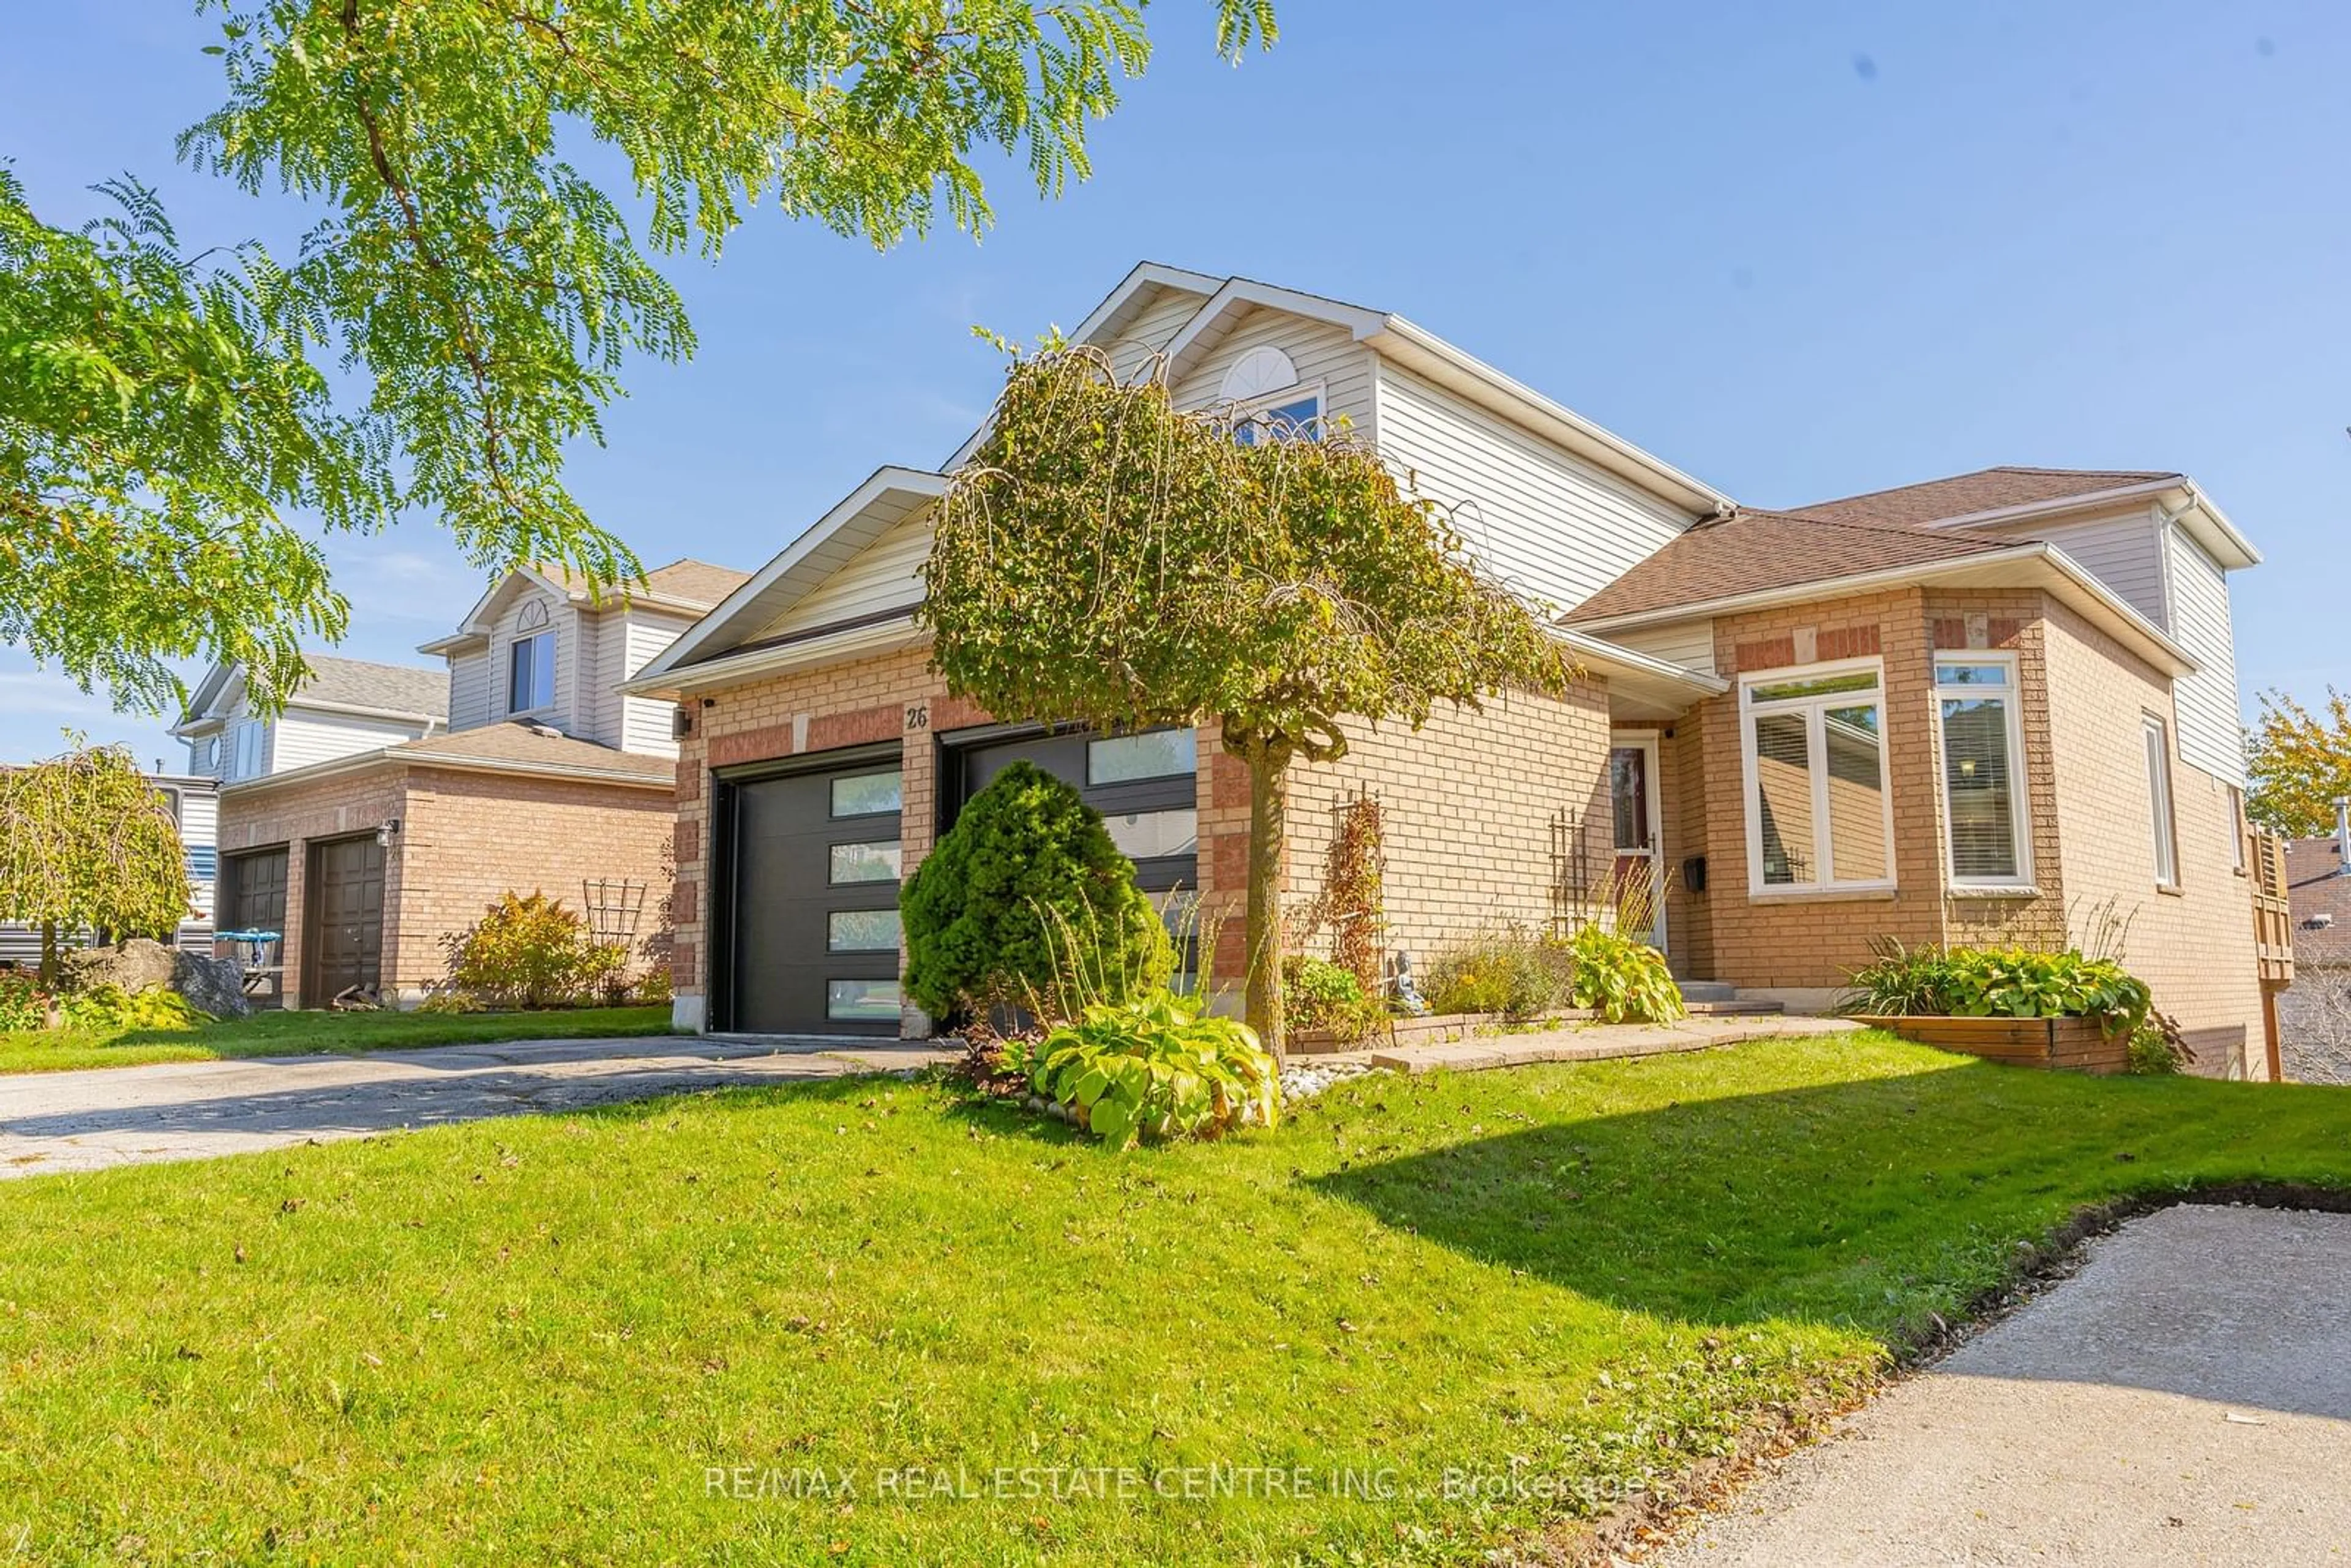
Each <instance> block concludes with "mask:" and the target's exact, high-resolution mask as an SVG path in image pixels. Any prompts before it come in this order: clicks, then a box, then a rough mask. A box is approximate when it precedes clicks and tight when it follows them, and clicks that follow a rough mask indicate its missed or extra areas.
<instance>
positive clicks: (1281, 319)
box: [1175, 308, 1380, 441]
mask: <svg viewBox="0 0 2351 1568" xmlns="http://www.w3.org/2000/svg"><path fill="white" fill-rule="evenodd" d="M1265 347H1270V348H1276V349H1280V350H1281V351H1282V352H1283V353H1285V354H1287V355H1289V356H1290V364H1291V365H1293V366H1294V367H1296V369H1297V371H1298V381H1297V387H1298V394H1299V395H1300V396H1301V397H1302V396H1304V395H1305V394H1306V393H1308V392H1320V393H1321V394H1322V418H1323V421H1324V422H1325V424H1326V426H1327V428H1329V429H1331V430H1332V431H1333V432H1335V431H1336V430H1337V429H1338V428H1339V422H1340V421H1341V420H1345V421H1347V422H1349V423H1350V425H1351V426H1352V434H1354V435H1356V436H1358V437H1360V438H1362V439H1364V440H1367V441H1369V440H1377V439H1379V438H1380V431H1379V429H1378V411H1377V409H1376V408H1375V407H1374V394H1373V390H1372V383H1373V371H1372V351H1371V350H1369V349H1366V348H1364V346H1363V345H1362V344H1360V343H1358V342H1356V341H1355V340H1354V338H1353V336H1352V335H1350V334H1349V333H1348V332H1347V330H1346V329H1344V328H1342V327H1333V326H1332V325H1331V324H1330V323H1328V322H1324V321H1309V320H1306V319H1302V318H1301V317H1297V316H1290V315H1287V314H1284V313H1283V312H1281V311H1279V310H1269V309H1265V308H1255V309H1251V310H1249V311H1246V312H1244V313H1243V314H1242V315H1241V316H1240V318H1239V319H1238V321H1236V322H1235V324H1234V326H1233V328H1232V329H1231V330H1230V331H1228V332H1226V333H1225V334H1224V335H1223V336H1222V337H1220V338H1218V339H1217V342H1216V345H1215V346H1214V347H1213V348H1211V349H1209V350H1207V352H1206V353H1204V354H1202V355H1201V356H1200V358H1199V360H1198V361H1197V362H1196V363H1195V364H1194V365H1192V367H1191V368H1190V369H1189V370H1187V371H1186V372H1185V374H1184V379H1183V381H1182V382H1181V383H1180V384H1179V385H1177V386H1176V388H1175V403H1176V406H1177V407H1179V408H1187V409H1202V408H1214V407H1215V406H1217V404H1218V403H1219V402H1223V401H1224V392H1225V372H1226V371H1229V370H1231V369H1232V368H1233V364H1234V362H1235V361H1238V360H1239V359H1240V358H1241V356H1242V355H1244V354H1246V353H1248V352H1249V350H1251V349H1256V348H1265ZM1261 401H1264V402H1274V403H1279V402H1290V401H1291V400H1290V399H1289V398H1285V397H1281V396H1278V395H1269V396H1267V397H1266V398H1264V399H1263V400H1261Z"/></svg>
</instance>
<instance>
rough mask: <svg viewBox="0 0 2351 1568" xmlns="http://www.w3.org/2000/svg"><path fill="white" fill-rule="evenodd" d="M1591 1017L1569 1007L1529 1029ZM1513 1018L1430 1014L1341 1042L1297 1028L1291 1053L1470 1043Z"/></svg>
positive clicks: (1400, 1020) (1533, 1022)
mask: <svg viewBox="0 0 2351 1568" xmlns="http://www.w3.org/2000/svg"><path fill="white" fill-rule="evenodd" d="M1591 1017H1592V1014H1591V1012H1590V1011H1589V1010H1588V1009H1582V1008H1570V1009H1566V1010H1565V1011H1563V1012H1555V1013H1546V1014H1544V1015H1543V1016H1542V1017H1541V1019H1529V1020H1528V1022H1527V1026H1526V1027H1528V1028H1530V1029H1532V1028H1538V1027H1547V1026H1549V1025H1552V1024H1570V1023H1582V1022H1585V1021H1587V1020H1588V1019H1590V1018H1591ZM1509 1026H1510V1019H1508V1018H1506V1017H1504V1016H1503V1015H1502V1014H1500V1013H1431V1014H1429V1015H1428V1016H1426V1018H1416V1019H1405V1018H1398V1019H1389V1020H1388V1023H1387V1027H1386V1028H1385V1029H1382V1030H1374V1031H1373V1032H1372V1033H1370V1034H1368V1035H1365V1036H1364V1038H1363V1039H1361V1040H1342V1039H1340V1038H1339V1037H1338V1036H1336V1035H1334V1034H1332V1032H1331V1031H1330V1030H1326V1029H1295V1030H1290V1055H1292V1056H1325V1055H1328V1054H1330V1053H1331V1052H1332V1051H1371V1050H1374V1049H1375V1048H1377V1049H1386V1048H1389V1047H1393V1046H1399V1045H1441V1044H1443V1043H1445V1042H1446V1041H1448V1040H1468V1039H1471V1038H1473V1037H1474V1036H1477V1035H1481V1034H1491V1033H1493V1032H1495V1031H1497V1030H1502V1029H1505V1028H1508V1027H1509Z"/></svg>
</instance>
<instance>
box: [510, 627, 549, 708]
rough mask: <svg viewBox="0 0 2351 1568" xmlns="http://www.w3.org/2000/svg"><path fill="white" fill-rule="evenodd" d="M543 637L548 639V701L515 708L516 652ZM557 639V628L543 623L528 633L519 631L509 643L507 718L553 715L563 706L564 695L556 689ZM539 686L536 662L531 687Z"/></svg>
mask: <svg viewBox="0 0 2351 1568" xmlns="http://www.w3.org/2000/svg"><path fill="white" fill-rule="evenodd" d="M541 637H544V638H546V639H547V693H548V695H547V700H546V701H545V702H543V703H538V704H536V705H534V706H530V707H517V706H514V687H515V679H514V677H515V669H514V656H515V650H516V649H517V648H519V647H521V646H523V645H524V644H525V643H532V642H536V641H537V640H538V639H539V638H541ZM555 637H556V632H555V628H554V627H553V626H550V625H546V624H544V623H542V624H540V625H538V626H535V627H533V628H531V629H530V630H529V631H528V632H522V631H517V632H516V633H515V635H514V640H513V641H512V642H510V643H507V717H509V718H527V717H528V716H531V715H533V714H542V713H553V712H554V711H555V710H556V708H557V707H559V706H561V696H562V694H561V693H559V692H558V691H557V690H556V689H555V670H556V664H557V660H556V653H555ZM531 685H538V666H537V663H536V661H534V662H533V665H532V669H531Z"/></svg>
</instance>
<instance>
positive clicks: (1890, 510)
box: [1794, 467, 2187, 528]
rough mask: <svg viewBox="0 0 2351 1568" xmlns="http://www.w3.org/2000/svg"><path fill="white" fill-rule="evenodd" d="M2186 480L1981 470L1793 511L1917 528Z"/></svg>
mask: <svg viewBox="0 0 2351 1568" xmlns="http://www.w3.org/2000/svg"><path fill="white" fill-rule="evenodd" d="M2186 477H2187V476H2185V475H2182V474H2164V473H2153V472H2147V471H2139V470H2130V469H2116V468H2013V467H2001V468H1979V469H1977V470H1976V471H1975V472H1974V473H1972V474H1954V475H1952V476H1950V477H1949V478H1948V479H1929V480H1927V481H1926V482H1925V483H1923V484H1917V485H1897V486H1895V487H1894V488H1892V489H1890V490H1868V491H1865V492H1863V493H1862V494H1861V495H1858V496H1844V497H1838V498H1837V499H1835V500H1833V501H1815V502H1813V504H1811V505H1810V506H1804V507H1796V508H1794V509H1795V510H1796V511H1798V512H1801V513H1802V514H1803V515H1804V516H1805V517H1818V518H1821V519H1823V521H1828V522H1844V521H1863V522H1876V523H1896V524H1900V525H1903V526H1905V527H1908V528H1918V527H1923V526H1924V525H1926V524H1928V523H1939V522H1947V521H1949V520H1951V519H1954V518H1959V517H1979V516H1980V515H1982V514H1984V513H1986V512H2004V511H2007V510H2009V509H2010V508H2011V507H2035V506H2040V505H2043V504H2044V503H2047V502H2051V501H2070V500H2077V499H2079V498H2081V497H2085V496H2100V495H2106V494H2109V493H2111V492H2113V491H2116V490H2128V489H2134V488H2137V486H2143V485H2151V484H2155V483H2157V482H2158V481H2169V482H2171V483H2174V484H2178V483H2180V482H2182V481H2184V480H2185V479H2186Z"/></svg>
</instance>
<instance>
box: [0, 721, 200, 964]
mask: <svg viewBox="0 0 2351 1568" xmlns="http://www.w3.org/2000/svg"><path fill="white" fill-rule="evenodd" d="M148 777H149V778H150V779H153V780H154V782H155V788H156V789H158V790H159V791H161V792H162V797H163V803H164V804H165V805H166V806H168V807H169V808H170V809H171V812H172V821H174V822H177V823H178V824H179V827H180V845H181V847H182V848H183V849H184V850H185V851H186V852H187V857H188V917H187V918H186V919H185V920H183V921H181V922H180V925H179V929H178V930H176V931H174V932H173V933H172V946H176V947H185V948H188V949H190V950H191V951H193V952H198V953H206V954H209V953H210V952H211V951H212V949H213V900H214V876H215V874H216V868H217V865H218V862H219V848H218V844H217V841H216V840H215V838H214V821H215V815H216V812H217V810H218V806H219V800H218V794H219V789H220V784H219V781H218V780H217V779H213V778H211V777H209V776H206V777H200V778H191V777H189V776H188V775H186V774H181V773H166V772H164V771H163V767H162V762H161V761H158V762H157V763H156V765H155V770H154V771H153V772H152V773H151V774H149V775H148ZM90 936H91V933H89V932H87V931H77V932H73V933H71V934H70V939H71V940H72V941H73V942H74V943H76V944H77V945H81V944H86V943H88V942H89V939H90ZM40 961H41V933H40V930H39V928H38V927H37V926H31V925H19V924H16V923H15V922H9V921H0V965H6V964H15V965H19V966H21V967H26V968H30V967H34V966H35V965H37V964H38V963H40Z"/></svg>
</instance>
